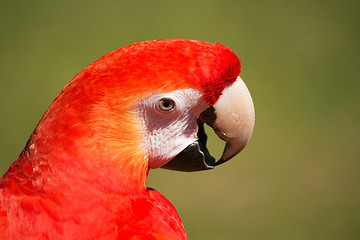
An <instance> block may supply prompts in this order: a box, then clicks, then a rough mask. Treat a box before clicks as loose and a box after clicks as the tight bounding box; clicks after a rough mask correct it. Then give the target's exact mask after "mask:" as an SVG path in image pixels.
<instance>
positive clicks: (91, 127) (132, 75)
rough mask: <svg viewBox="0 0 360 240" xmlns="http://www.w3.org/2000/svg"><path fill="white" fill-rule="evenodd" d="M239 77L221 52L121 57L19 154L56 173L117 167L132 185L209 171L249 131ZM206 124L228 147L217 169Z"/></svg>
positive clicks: (156, 48)
mask: <svg viewBox="0 0 360 240" xmlns="http://www.w3.org/2000/svg"><path fill="white" fill-rule="evenodd" d="M239 74H240V61H239V59H238V57H237V56H236V55H235V54H234V52H233V51H231V50H230V49H229V48H227V47H225V46H224V45H222V44H219V43H216V44H211V43H207V42H201V41H196V40H185V39H165V40H152V41H146V42H140V43H135V44H132V45H129V46H125V47H122V48H120V49H117V50H115V51H113V52H111V53H109V54H107V55H105V56H103V57H102V58H100V59H98V60H96V61H95V62H94V63H92V64H90V65H89V66H88V67H86V68H85V69H84V70H83V71H81V72H80V73H79V74H77V75H76V76H75V77H74V78H73V80H72V81H70V82H69V83H68V84H67V85H66V86H65V88H64V89H63V90H62V92H61V93H60V94H59V95H58V97H57V98H56V99H55V100H54V102H53V103H52V104H51V106H50V107H49V109H48V110H47V112H46V113H45V114H44V116H43V118H42V119H41V121H40V123H39V125H38V127H37V128H36V129H35V131H34V133H33V134H32V136H31V138H30V140H29V142H28V144H27V147H26V149H27V150H26V151H24V152H23V154H28V155H29V156H30V155H31V154H32V152H34V151H37V156H41V154H44V155H45V154H46V161H47V163H46V164H49V166H52V167H53V168H54V166H56V165H58V169H62V168H64V167H63V166H64V165H65V164H64V162H66V164H67V166H69V164H70V165H71V164H72V165H73V166H76V167H78V168H82V171H86V170H85V168H88V169H91V170H94V169H105V167H104V166H111V168H110V169H112V170H110V171H115V172H119V170H120V172H126V176H127V178H130V177H129V176H134V179H135V180H136V179H142V178H141V177H139V176H138V174H137V173H138V172H141V173H145V175H147V171H148V169H149V168H159V167H163V168H167V169H172V170H179V171H199V170H207V169H212V168H214V167H215V166H216V165H219V164H222V163H224V162H226V161H227V160H229V159H231V158H232V157H234V156H235V155H236V154H237V153H239V152H240V151H241V150H242V149H243V148H244V147H245V146H246V144H247V143H248V141H249V139H250V136H251V134H252V131H253V126H254V121H255V116H254V106H253V102H252V99H251V96H250V93H249V91H248V89H247V87H246V86H245V84H244V82H243V81H242V80H241V78H240V77H239ZM204 124H207V125H209V126H210V127H211V128H213V129H214V131H215V133H216V134H217V136H219V137H220V138H221V139H222V140H224V141H225V142H226V145H225V149H224V151H223V154H222V156H221V158H220V159H219V160H218V161H216V160H215V158H214V157H212V156H211V154H210V153H209V151H208V150H207V147H206V141H207V137H206V134H205V131H204ZM81 162H82V164H80V163H81ZM98 171H99V170H98ZM108 174H110V173H102V175H101V176H98V177H101V178H102V177H103V176H105V175H108ZM120 175H121V174H120ZM143 175H144V174H143ZM145 178H146V177H145ZM136 181H140V180H136ZM144 181H145V182H146V180H144ZM144 181H143V182H144ZM142 184H143V185H144V184H146V183H142Z"/></svg>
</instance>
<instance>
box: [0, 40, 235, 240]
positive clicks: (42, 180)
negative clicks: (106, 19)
mask: <svg viewBox="0 0 360 240" xmlns="http://www.w3.org/2000/svg"><path fill="white" fill-rule="evenodd" d="M239 73H240V62H239V60H238V58H237V57H236V56H235V54H234V53H233V52H232V51H231V50H229V49H228V48H226V47H224V46H223V45H221V44H218V43H217V44H210V43H205V42H199V41H194V40H182V39H173V40H154V41H148V42H142V43H136V44H133V45H130V46H126V47H123V48H120V49H118V50H115V51H113V52H111V53H109V54H107V55H105V56H104V57H102V58H100V59H99V60H97V61H95V62H94V63H92V64H91V65H89V66H88V67H86V68H85V69H84V70H83V71H82V72H80V73H79V74H78V75H76V76H75V77H74V79H73V80H72V81H71V82H70V83H69V84H68V85H67V86H66V87H65V88H64V89H63V91H62V92H61V93H60V94H59V95H58V96H57V98H56V99H55V100H54V102H53V103H52V104H51V106H50V107H49V109H48V110H47V111H46V113H45V114H44V116H43V117H42V119H41V120H40V122H39V124H38V126H37V127H36V129H35V130H34V132H33V133H32V135H31V136H30V139H29V141H28V142H27V144H26V146H25V148H24V150H23V152H22V153H21V155H20V156H19V158H18V159H17V160H16V161H15V162H14V163H13V164H12V165H11V166H10V168H9V170H8V171H7V173H6V174H5V175H4V177H3V178H2V179H1V182H0V187H1V192H0V196H1V209H0V238H1V239H186V234H185V231H184V228H183V225H182V223H181V221H180V218H179V216H178V214H177V212H176V210H175V208H174V207H173V206H172V205H171V203H170V202H169V201H168V200H166V199H165V198H164V197H163V196H162V195H161V194H160V193H158V192H156V191H154V190H148V189H147V188H146V178H147V174H148V170H149V169H148V162H147V159H146V152H145V151H144V149H142V145H141V143H142V139H141V138H142V136H141V129H140V126H139V124H138V120H137V118H136V117H137V116H136V114H134V111H133V108H134V106H135V105H136V103H137V102H138V101H139V100H140V99H142V98H144V97H146V96H150V95H151V94H153V93H156V92H169V91H174V90H178V89H185V88H197V89H199V90H201V91H202V92H203V97H204V98H205V100H206V101H207V102H208V103H209V105H211V104H213V103H214V102H215V101H216V100H217V99H218V98H219V96H220V95H221V92H222V90H223V89H224V88H225V86H226V85H228V84H229V83H231V82H234V81H235V79H236V77H237V76H238V75H239Z"/></svg>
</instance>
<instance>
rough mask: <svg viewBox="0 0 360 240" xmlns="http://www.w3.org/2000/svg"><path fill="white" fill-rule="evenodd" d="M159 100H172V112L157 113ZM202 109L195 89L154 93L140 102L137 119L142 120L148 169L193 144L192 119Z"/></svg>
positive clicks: (202, 102)
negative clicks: (173, 105) (173, 104)
mask: <svg viewBox="0 0 360 240" xmlns="http://www.w3.org/2000/svg"><path fill="white" fill-rule="evenodd" d="M163 98H168V99H172V100H173V101H174V103H175V107H174V109H173V110H172V111H161V110H160V109H159V108H158V107H157V106H158V102H159V101H160V100H161V99H163ZM206 107H207V104H206V102H205V101H204V100H203V98H202V95H201V93H200V91H198V90H196V89H184V90H179V91H174V92H170V93H164V94H154V95H152V96H150V97H149V98H147V99H144V100H142V101H141V102H140V104H139V107H138V116H139V119H141V121H142V126H143V136H144V138H143V139H144V145H145V148H146V150H147V155H148V160H149V165H150V168H158V167H161V166H162V165H164V164H166V163H167V162H168V161H170V160H171V159H172V158H173V157H174V156H176V155H177V154H178V153H179V152H181V151H182V150H183V149H184V148H186V146H188V145H189V144H191V143H193V142H194V141H196V139H197V137H196V132H197V124H196V119H197V118H198V116H199V114H200V113H201V112H202V111H203V110H204V109H205V108H206Z"/></svg>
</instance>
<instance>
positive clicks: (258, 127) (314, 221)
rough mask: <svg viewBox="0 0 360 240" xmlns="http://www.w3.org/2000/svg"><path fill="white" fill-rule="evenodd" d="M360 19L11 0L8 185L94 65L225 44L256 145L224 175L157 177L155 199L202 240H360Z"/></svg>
mask: <svg viewBox="0 0 360 240" xmlns="http://www.w3.org/2000/svg"><path fill="white" fill-rule="evenodd" d="M358 10H359V4H357V3H356V1H350V0H344V1H331V0H330V1H325V0H303V1H286V0H259V1H253V0H238V1H230V0H218V1H216V0H207V1H196V0H191V1H188V0H183V1H165V0H161V1H155V0H153V1H145V0H132V1H115V0H113V1H110V0H105V1H93V0H91V1H45V0H44V1H39V0H33V1H27V0H22V1H20V0H12V1H10V0H0V28H1V36H0V167H1V168H0V171H1V174H3V173H4V172H5V171H6V169H7V168H8V166H9V165H10V163H11V162H13V161H14V160H15V159H16V157H17V156H18V154H19V153H20V152H21V150H22V148H23V147H24V145H25V143H26V140H27V138H28V137H29V135H30V133H31V132H32V131H33V129H34V127H35V125H36V124H37V122H38V120H39V119H40V117H41V116H42V114H43V113H44V111H45V110H46V108H47V107H48V106H49V104H50V103H51V101H52V100H53V99H54V98H55V96H56V95H57V94H58V93H59V92H60V90H61V89H62V87H63V86H64V85H65V84H66V83H67V82H68V81H69V80H70V79H71V78H72V77H73V76H74V75H75V74H76V73H78V72H80V71H81V70H82V69H83V68H84V67H85V66H87V65H88V64H90V63H91V62H92V61H94V60H96V59H97V58H99V57H101V56H102V55H105V54H106V53H108V52H110V51H111V50H114V49H117V48H119V47H121V46H124V45H127V44H131V43H134V42H139V41H143V40H150V39H157V38H192V39H198V40H206V41H210V42H215V41H216V42H221V43H223V44H225V45H226V46H229V47H230V48H232V49H233V50H234V51H235V53H236V54H237V55H238V56H239V57H240V59H241V61H242V73H241V76H242V78H243V79H244V80H245V82H246V83H247V85H248V87H249V89H250V91H251V93H252V96H253V99H254V102H255V108H256V124H255V131H254V135H253V138H252V140H251V141H250V143H249V145H248V147H247V148H246V149H245V150H244V151H243V152H242V153H241V154H240V155H239V156H238V157H236V159H234V160H232V161H230V162H229V163H227V164H224V165H222V166H220V167H219V168H217V169H215V170H213V171H206V172H200V173H179V172H172V171H168V170H162V169H160V170H153V171H151V172H150V176H149V183H148V185H149V186H151V187H153V188H155V189H157V190H159V191H160V192H161V193H163V194H164V195H165V196H166V197H167V198H168V199H169V200H170V201H171V202H172V203H173V204H174V205H175V207H176V208H177V210H178V212H179V214H180V216H181V218H182V220H183V222H184V225H185V228H186V230H187V233H188V236H189V239H208V240H211V239H247V240H249V239H250V240H253V239H254V240H255V239H263V240H271V239H274V240H297V239H299V240H303V239H307V240H308V239H313V240H320V239H324V240H332V239H334V240H335V239H336V240H338V239H346V240H351V239H360V227H359V222H360V193H359V189H360V187H359V183H360V146H359V145H360V144H359V143H360V137H359V136H360V127H359V125H360V124H359V123H360V111H359V110H360V107H359V103H360V93H359V90H360V88H359V87H360V84H359V82H360V81H359V80H360V71H359V46H360V44H359V42H360V39H359V22H360V17H359V13H358ZM212 136H213V135H212ZM212 139H215V138H214V137H213V138H212ZM212 139H211V142H210V146H209V148H210V149H211V150H212V152H213V153H214V154H215V155H217V156H219V155H220V154H221V148H219V147H218V145H219V142H217V141H216V140H212Z"/></svg>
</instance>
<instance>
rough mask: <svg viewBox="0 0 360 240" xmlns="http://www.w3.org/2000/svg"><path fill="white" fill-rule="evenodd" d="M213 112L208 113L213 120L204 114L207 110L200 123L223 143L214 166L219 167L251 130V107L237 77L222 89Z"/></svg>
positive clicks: (248, 94) (252, 112)
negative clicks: (206, 126)
mask: <svg viewBox="0 0 360 240" xmlns="http://www.w3.org/2000/svg"><path fill="white" fill-rule="evenodd" d="M213 109H214V110H213V111H212V110H210V111H211V112H212V113H211V114H212V115H213V116H211V114H210V113H208V112H207V111H209V110H206V111H205V112H203V113H202V115H203V116H202V121H204V122H205V123H206V124H208V125H209V126H210V127H212V128H213V129H214V131H215V133H216V135H218V137H220V138H221V139H222V140H224V141H225V142H226V145H225V149H224V152H223V154H222V156H221V158H220V159H219V161H217V162H216V165H219V164H221V163H224V162H226V161H228V160H229V159H231V158H232V157H234V156H235V155H236V154H238V153H239V152H240V151H241V150H242V149H243V148H244V147H245V146H246V145H247V143H248V142H249V140H250V137H251V135H252V132H253V129H254V123H255V109H254V104H253V101H252V98H251V95H250V92H249V90H248V88H247V87H246V85H245V83H244V81H243V80H242V79H241V78H240V77H238V78H237V80H236V81H235V82H234V83H232V84H231V85H229V86H227V87H226V88H225V89H224V91H223V94H222V95H221V96H220V98H219V100H218V101H217V102H216V103H215V104H214V105H213ZM214 120H215V121H214Z"/></svg>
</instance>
